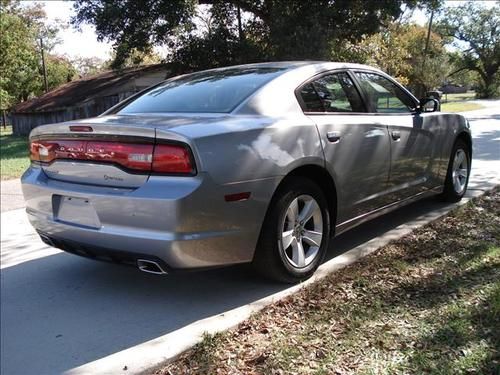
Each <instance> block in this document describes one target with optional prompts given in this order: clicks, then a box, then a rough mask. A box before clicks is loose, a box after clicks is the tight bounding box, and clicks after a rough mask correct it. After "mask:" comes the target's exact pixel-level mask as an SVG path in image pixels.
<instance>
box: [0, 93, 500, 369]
mask: <svg viewBox="0 0 500 375" xmlns="http://www.w3.org/2000/svg"><path fill="white" fill-rule="evenodd" d="M482 103H483V102H482ZM486 105H487V106H488V107H487V108H485V109H482V110H478V111H474V112H469V113H466V115H467V117H468V118H469V121H470V123H471V128H472V132H473V137H474V152H473V161H472V173H471V178H470V183H469V191H468V193H467V196H468V197H470V196H473V195H477V194H480V193H482V192H484V191H486V190H488V189H491V188H492V187H493V186H495V185H498V184H500V173H499V171H500V101H489V102H486ZM453 207H454V205H449V204H443V203H439V202H437V201H436V200H434V199H427V200H424V201H421V202H417V203H415V204H412V205H410V206H407V207H405V208H403V209H400V210H398V211H396V212H393V213H391V214H389V215H385V216H383V217H380V218H378V219H375V220H373V221H371V222H368V223H365V224H363V225H361V226H360V227H358V228H356V229H354V230H352V231H349V232H347V233H345V234H343V235H341V236H339V237H338V238H336V239H335V240H334V241H333V243H332V246H331V249H330V252H329V259H328V261H327V262H326V263H325V264H324V265H323V266H322V267H321V268H322V269H323V270H328V271H329V270H332V269H334V267H339V266H341V265H343V264H347V263H348V261H346V257H347V258H349V257H351V255H352V254H355V255H352V257H351V258H352V259H350V260H349V261H351V260H352V261H353V260H355V257H357V258H359V257H360V256H363V255H365V254H366V253H369V252H371V251H373V250H375V249H376V248H377V247H378V246H381V245H383V244H384V243H387V242H388V241H390V240H391V239H394V238H397V237H399V236H400V235H402V234H404V233H407V232H408V231H409V230H411V229H412V228H414V227H415V226H419V225H423V224H425V223H426V222H428V221H429V220H431V219H434V218H436V217H438V216H440V215H442V214H444V213H445V212H447V211H448V210H450V209H452V208H453ZM1 228H2V231H1V268H2V271H1V298H2V303H1V358H2V360H1V373H2V374H9V375H11V374H55V373H63V372H68V373H74V374H78V373H80V374H83V373H96V372H101V373H110V372H113V373H129V374H130V373H137V372H139V371H143V370H145V369H147V368H148V363H149V362H148V358H149V357H150V358H154V361H156V362H160V361H161V360H162V359H166V358H169V357H170V356H171V355H173V354H175V353H177V352H179V351H180V350H182V349H183V348H186V347H188V346H189V345H191V344H192V343H193V342H195V341H196V340H197V339H198V338H199V337H200V335H201V334H202V333H203V332H204V331H210V332H211V331H215V330H218V329H223V328H227V327H230V326H234V325H235V324H237V323H238V322H239V321H241V320H242V319H244V318H245V317H246V316H248V314H249V313H250V312H252V311H255V310H257V309H258V306H257V304H253V305H252V306H253V307H252V308H249V309H243V307H244V306H246V305H247V304H251V303H254V302H255V301H259V300H262V299H264V298H267V299H266V300H265V301H266V302H265V303H269V302H270V301H271V300H272V299H276V298H278V297H279V296H275V294H276V293H281V295H283V293H285V294H286V290H288V289H287V288H289V287H287V286H283V285H281V284H275V283H271V282H268V281H263V280H261V279H259V278H258V277H257V276H254V275H253V274H252V272H251V270H249V269H248V267H246V266H238V267H231V268H226V269H217V270H210V271H204V272H193V273H182V274H173V275H168V276H166V277H159V276H155V275H148V274H145V273H141V272H139V271H138V270H136V269H134V268H128V267H119V266H114V265H110V264H104V263H99V262H94V261H90V260H87V259H83V258H80V257H77V256H74V255H70V254H66V253H63V252H61V251H59V250H56V249H53V248H49V247H48V246H47V245H45V244H43V243H42V242H41V241H40V240H39V238H38V236H37V235H36V234H35V233H34V231H33V229H32V228H31V226H30V225H29V223H28V222H27V219H26V217H25V213H24V209H23V208H18V209H14V210H10V211H6V212H2V214H1ZM354 251H357V252H356V253H355V252H354ZM357 258H356V259H357ZM320 270H321V269H320ZM325 272H326V271H325ZM293 288H294V289H293ZM293 288H292V289H290V290H296V289H297V287H293ZM263 303H264V302H263ZM222 314H223V315H222ZM214 317H215V318H214ZM125 350H127V351H126V352H125ZM141 362H142V364H141Z"/></svg>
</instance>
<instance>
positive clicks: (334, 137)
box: [326, 132, 340, 143]
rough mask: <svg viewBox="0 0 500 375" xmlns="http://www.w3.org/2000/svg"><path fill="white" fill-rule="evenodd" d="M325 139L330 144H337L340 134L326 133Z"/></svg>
mask: <svg viewBox="0 0 500 375" xmlns="http://www.w3.org/2000/svg"><path fill="white" fill-rule="evenodd" d="M326 138H327V139H328V140H329V141H330V142H332V143H337V142H339V141H340V134H339V133H337V132H328V133H326Z"/></svg>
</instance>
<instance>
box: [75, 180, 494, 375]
mask: <svg viewBox="0 0 500 375" xmlns="http://www.w3.org/2000/svg"><path fill="white" fill-rule="evenodd" d="M493 188H494V186H493V187H489V186H488V187H486V188H483V189H478V188H475V189H469V190H468V192H467V196H466V197H464V199H462V200H461V201H460V202H458V203H454V204H448V205H445V206H442V207H440V208H438V209H436V210H433V211H431V212H429V213H426V214H423V215H420V216H418V217H417V218H415V219H413V220H411V221H409V222H406V223H404V224H401V225H399V226H397V227H396V228H394V229H391V230H389V231H387V232H386V233H384V234H383V235H381V236H378V237H375V238H372V239H371V240H369V241H367V242H365V243H363V244H361V245H358V246H356V247H354V248H353V249H351V250H349V251H347V252H345V253H343V254H341V255H339V256H337V257H335V258H333V259H331V260H329V261H327V262H326V263H324V264H322V265H321V266H320V267H319V268H318V270H317V271H316V273H315V274H314V275H313V276H312V277H311V278H310V279H308V280H306V281H305V282H303V283H301V284H298V285H294V286H292V287H290V288H287V289H285V290H282V291H280V292H278V293H275V294H273V295H270V296H267V297H265V298H262V299H259V300H257V301H254V302H251V303H249V304H247V305H245V306H240V307H238V308H235V309H232V310H229V311H227V312H224V313H222V314H218V315H214V316H211V317H208V318H205V319H202V320H198V321H196V322H194V323H192V324H190V325H189V326H186V327H183V328H180V329H178V330H176V331H173V332H170V333H168V334H166V335H164V336H161V337H158V338H156V339H153V340H150V341H147V342H145V343H142V344H139V345H137V346H134V347H131V348H129V349H126V350H123V351H121V352H118V353H114V354H111V355H109V356H107V357H104V358H101V359H98V360H96V361H93V362H90V363H87V364H85V365H82V366H80V367H77V368H73V369H71V370H69V371H67V372H66V374H71V375H83V374H89V373H100V374H144V373H151V372H153V371H155V370H156V369H158V368H160V367H162V366H165V365H167V364H168V363H170V362H172V361H174V360H175V359H176V358H178V357H179V356H180V355H181V354H183V353H184V352H185V351H187V350H189V349H190V348H192V347H193V346H194V345H196V344H198V343H199V342H201V340H202V339H203V336H204V335H205V334H214V333H217V332H221V331H225V330H229V329H232V328H235V327H236V326H238V324H240V323H241V322H242V321H244V320H246V319H248V318H249V317H250V316H251V315H252V314H254V313H256V312H258V311H260V310H262V309H263V308H264V307H266V306H268V305H270V304H272V303H275V302H277V301H279V300H282V299H284V298H286V297H288V296H290V295H291V294H293V293H295V292H297V291H299V290H301V289H302V288H305V287H307V286H309V285H311V284H312V283H314V282H316V281H318V280H321V279H323V278H324V277H325V276H327V275H329V274H330V273H332V272H334V271H336V270H339V269H341V268H344V267H346V266H348V265H350V264H353V263H354V262H356V261H357V260H359V259H361V258H363V257H365V256H367V255H369V254H371V253H373V252H375V251H377V250H378V249H380V248H381V247H383V246H385V245H387V244H388V243H389V242H391V241H393V240H395V239H399V238H401V237H403V236H405V235H407V234H408V233H410V232H412V231H413V230H414V229H416V228H419V227H422V226H423V225H426V224H428V223H430V222H432V221H435V220H437V219H439V218H441V217H443V216H445V215H446V214H448V213H449V212H450V211H452V210H453V209H455V208H457V207H459V206H461V205H464V204H466V203H467V202H469V201H470V200H471V199H472V198H475V197H477V196H481V195H483V194H485V193H486V192H488V191H490V190H492V189H493Z"/></svg>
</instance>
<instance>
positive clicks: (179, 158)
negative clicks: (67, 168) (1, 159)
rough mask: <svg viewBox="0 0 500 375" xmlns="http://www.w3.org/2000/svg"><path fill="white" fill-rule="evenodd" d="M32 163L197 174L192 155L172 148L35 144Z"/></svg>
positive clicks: (179, 147) (72, 142)
mask: <svg viewBox="0 0 500 375" xmlns="http://www.w3.org/2000/svg"><path fill="white" fill-rule="evenodd" d="M30 159H31V160H32V161H37V162H42V163H51V162H52V161H54V160H56V159H66V160H67V159H71V160H83V161H94V162H100V163H113V164H118V165H120V166H122V167H124V168H126V169H130V170H137V171H143V172H153V173H165V174H190V175H191V174H194V173H195V168H194V165H193V163H192V157H191V151H190V150H189V148H188V147H187V146H183V145H172V144H157V145H156V146H154V145H153V144H137V143H121V142H110V141H76V140H57V141H32V142H31V143H30Z"/></svg>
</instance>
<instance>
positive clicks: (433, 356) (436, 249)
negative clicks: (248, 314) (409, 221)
mask: <svg viewBox="0 0 500 375" xmlns="http://www.w3.org/2000/svg"><path fill="white" fill-rule="evenodd" d="M499 348H500V190H498V189H497V190H496V191H494V192H491V193H489V194H488V195H485V196H483V197H481V198H478V199H475V200H473V201H471V202H469V203H468V204H467V205H465V206H463V207H461V208H459V209H457V210H455V211H453V212H452V213H450V214H449V215H448V216H446V217H444V218H442V219H440V220H438V221H436V222H433V223H430V224H428V225H426V226H424V227H422V228H420V229H418V230H416V231H414V232H413V233H411V234H409V235H407V236H405V237H403V238H401V239H399V240H396V241H394V242H392V243H390V244H389V245H387V246H385V247H383V248H382V249H380V250H379V251H378V252H377V253H375V254H372V255H370V256H368V257H365V258H363V259H362V260H361V261H359V262H357V263H355V264H353V265H351V266H349V267H346V268H344V269H343V270H340V271H338V272H336V273H334V274H332V275H330V276H329V277H327V278H325V279H323V280H320V281H319V282H317V283H315V284H313V285H312V286H310V287H308V288H305V289H303V290H302V291H301V292H299V293H297V294H295V295H293V296H290V297H288V298H287V299H285V300H282V301H279V302H277V303H275V304H273V305H270V306H268V307H266V308H265V309H264V310H262V311H261V312H260V313H258V314H256V315H255V316H253V317H252V318H250V319H249V320H247V321H245V322H243V323H241V324H240V325H239V326H238V327H237V328H236V329H234V330H231V331H227V332H224V333H219V334H216V335H207V336H205V338H204V340H203V341H202V342H201V343H200V344H199V345H197V346H196V347H194V348H193V349H192V350H190V351H188V352H186V353H185V354H183V355H181V356H180V357H179V358H178V359H177V360H176V361H175V362H173V363H171V364H169V365H167V366H166V367H164V368H162V369H160V370H158V371H157V372H156V373H157V374H423V373H425V374H440V375H441V374H443V375H444V374H450V375H451V374H499V373H500V353H499Z"/></svg>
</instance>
